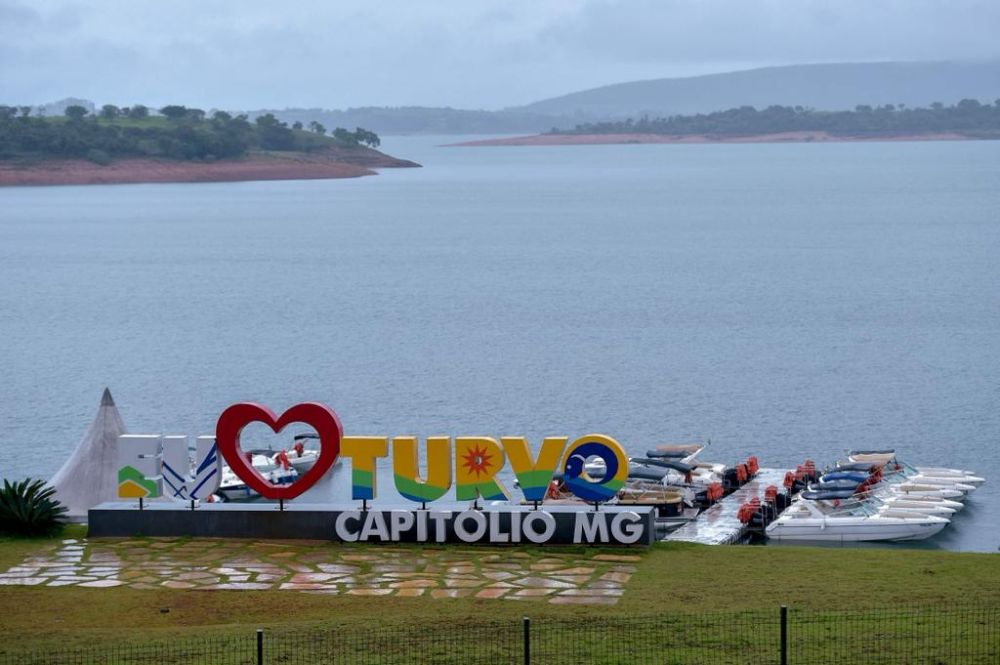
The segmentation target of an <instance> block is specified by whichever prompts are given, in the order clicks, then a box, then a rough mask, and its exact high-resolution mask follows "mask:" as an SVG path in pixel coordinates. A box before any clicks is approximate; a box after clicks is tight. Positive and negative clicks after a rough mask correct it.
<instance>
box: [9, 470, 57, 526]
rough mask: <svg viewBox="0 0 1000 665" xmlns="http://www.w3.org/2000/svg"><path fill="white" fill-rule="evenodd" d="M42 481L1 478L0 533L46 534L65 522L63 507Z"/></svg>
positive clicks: (51, 490)
mask: <svg viewBox="0 0 1000 665" xmlns="http://www.w3.org/2000/svg"><path fill="white" fill-rule="evenodd" d="M55 493H56V491H55V489H54V488H52V487H49V486H48V485H46V484H45V482H44V481H42V480H38V479H34V480H33V479H31V478H26V479H24V480H22V481H20V482H16V481H15V482H13V483H11V482H10V481H9V480H4V481H3V488H2V489H0V533H6V534H16V535H22V536H50V535H53V534H55V533H57V532H58V531H59V530H60V529H62V527H63V525H64V524H65V523H66V507H65V506H63V505H62V504H61V503H59V501H57V500H56V499H55V498H54V497H55Z"/></svg>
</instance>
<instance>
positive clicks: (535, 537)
mask: <svg viewBox="0 0 1000 665" xmlns="http://www.w3.org/2000/svg"><path fill="white" fill-rule="evenodd" d="M538 521H541V522H542V531H541V532H539V531H537V530H536V528H535V522H538ZM521 531H522V533H523V534H524V537H525V538H527V539H528V540H530V541H531V542H533V543H537V544H541V543H546V542H548V540H549V538H551V537H552V534H554V533H555V532H556V518H554V517H552V514H551V513H547V512H545V511H543V510H532V511H531V512H529V513H527V514H526V515H525V516H524V519H523V520H521Z"/></svg>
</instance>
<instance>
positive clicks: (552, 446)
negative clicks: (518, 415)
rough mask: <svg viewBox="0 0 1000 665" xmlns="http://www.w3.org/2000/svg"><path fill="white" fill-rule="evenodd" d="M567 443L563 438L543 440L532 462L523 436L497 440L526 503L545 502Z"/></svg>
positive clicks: (526, 441)
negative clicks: (504, 452) (536, 456)
mask: <svg viewBox="0 0 1000 665" xmlns="http://www.w3.org/2000/svg"><path fill="white" fill-rule="evenodd" d="M566 441H567V438H566V437H565V436H547V437H545V439H544V440H543V441H542V448H541V450H539V451H538V458H537V459H535V460H532V459H531V449H530V448H529V447H528V440H527V439H525V438H524V437H523V436H503V437H500V442H501V443H502V444H503V449H504V450H505V451H507V459H508V460H510V468H511V469H513V471H514V475H515V476H517V484H518V485H519V486H520V487H521V492H523V493H524V498H525V499H527V500H528V501H541V500H543V499H544V498H545V491H546V490H547V489H548V487H549V483H550V482H552V475H553V474H554V473H555V472H556V468H557V467H558V466H559V458H560V457H562V451H563V448H565V447H566Z"/></svg>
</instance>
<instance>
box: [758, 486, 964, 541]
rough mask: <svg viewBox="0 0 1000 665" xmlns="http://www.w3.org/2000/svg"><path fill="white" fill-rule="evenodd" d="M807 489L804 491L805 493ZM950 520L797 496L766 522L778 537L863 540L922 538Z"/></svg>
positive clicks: (778, 538)
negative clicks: (797, 497) (843, 507)
mask: <svg viewBox="0 0 1000 665" xmlns="http://www.w3.org/2000/svg"><path fill="white" fill-rule="evenodd" d="M805 494H806V493H803V495H805ZM948 523H949V520H948V519H947V518H944V517H937V516H928V515H922V514H920V513H914V512H906V511H902V510H893V509H891V508H876V507H874V506H869V505H866V504H864V503H857V504H856V505H854V506H852V507H850V508H848V509H840V508H838V507H836V506H833V505H832V504H831V503H829V502H827V501H823V500H811V499H807V498H804V496H803V497H800V498H799V499H797V500H796V501H795V503H793V504H792V505H791V506H790V507H789V508H788V509H787V510H786V511H785V512H784V513H782V514H781V515H780V516H779V517H778V518H777V519H776V520H775V521H773V522H771V524H769V525H768V526H767V529H766V534H767V537H768V538H771V539H773V540H778V541H824V542H866V541H901V540H923V539H925V538H930V537H931V536H933V535H934V534H936V533H938V532H939V531H941V530H942V529H943V528H944V527H946V526H947V525H948Z"/></svg>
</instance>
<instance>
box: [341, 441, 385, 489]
mask: <svg viewBox="0 0 1000 665" xmlns="http://www.w3.org/2000/svg"><path fill="white" fill-rule="evenodd" d="M388 447H389V438H388V437H385V436H345V437H344V438H342V439H341V440H340V454H341V455H342V456H344V457H349V458H351V498H352V499H355V500H361V499H374V498H375V497H376V496H378V488H377V486H376V482H375V481H376V476H377V474H376V473H375V460H376V459H377V458H379V457H385V456H386V455H387V454H388Z"/></svg>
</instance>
